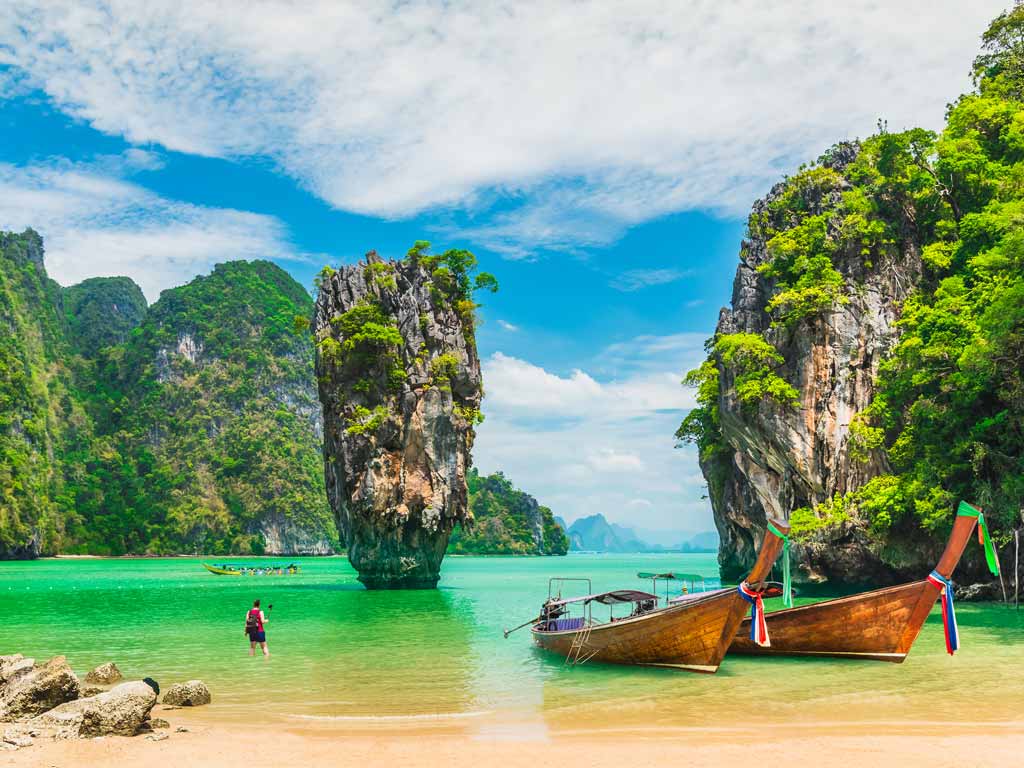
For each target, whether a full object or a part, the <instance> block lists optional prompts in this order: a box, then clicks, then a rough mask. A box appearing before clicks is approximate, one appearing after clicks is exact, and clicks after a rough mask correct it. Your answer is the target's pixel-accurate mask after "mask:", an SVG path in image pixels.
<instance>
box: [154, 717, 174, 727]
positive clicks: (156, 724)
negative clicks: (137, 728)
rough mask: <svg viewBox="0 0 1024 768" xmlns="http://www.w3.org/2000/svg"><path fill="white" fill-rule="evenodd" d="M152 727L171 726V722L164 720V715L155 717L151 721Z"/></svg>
mask: <svg viewBox="0 0 1024 768" xmlns="http://www.w3.org/2000/svg"><path fill="white" fill-rule="evenodd" d="M149 727H150V728H170V727H171V724H170V723H168V722H167V721H166V720H164V719H163V718H162V717H154V718H153V719H152V720H150V721H149Z"/></svg>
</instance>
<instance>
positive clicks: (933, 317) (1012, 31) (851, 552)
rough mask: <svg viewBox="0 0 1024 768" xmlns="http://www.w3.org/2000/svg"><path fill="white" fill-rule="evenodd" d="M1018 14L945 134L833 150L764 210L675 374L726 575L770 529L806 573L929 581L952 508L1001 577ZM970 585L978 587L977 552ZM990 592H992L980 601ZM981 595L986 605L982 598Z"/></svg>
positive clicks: (885, 137) (1020, 102)
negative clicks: (791, 544)
mask: <svg viewBox="0 0 1024 768" xmlns="http://www.w3.org/2000/svg"><path fill="white" fill-rule="evenodd" d="M1022 34H1024V6H1017V7H1015V8H1014V9H1013V10H1011V11H1007V12H1006V13H1004V14H1002V15H1000V16H999V17H998V18H997V19H996V20H995V21H993V23H992V25H991V26H990V27H989V29H988V30H987V31H986V32H985V33H984V35H983V36H982V53H981V55H979V56H978V58H976V59H975V61H974V67H973V70H972V76H973V81H974V84H975V88H974V90H972V91H971V92H970V93H965V94H963V95H961V96H960V97H959V98H957V99H956V100H954V101H953V102H952V103H950V104H949V105H948V109H947V114H946V125H945V127H944V128H943V129H942V131H941V132H940V133H933V132H931V131H928V130H925V129H922V128H911V129H908V130H905V131H901V132H898V133H893V132H890V131H889V130H888V129H887V126H886V125H885V123H884V122H881V123H880V124H879V130H878V132H877V133H875V134H874V135H871V136H868V137H866V138H865V139H863V140H861V141H860V142H858V143H857V144H849V143H846V144H840V145H837V146H836V147H834V148H833V149H832V150H830V151H829V152H827V153H826V154H825V155H824V156H823V157H821V158H819V160H818V161H817V162H815V163H811V164H810V165H808V166H804V167H802V168H800V169H799V171H798V172H797V173H795V174H794V175H793V176H791V177H788V178H787V179H785V180H784V181H783V182H781V183H780V184H778V185H777V186H776V187H775V188H773V189H772V191H771V193H770V194H769V195H768V196H767V197H766V198H765V199H764V200H762V201H760V202H758V203H757V204H755V206H754V209H753V211H752V213H751V215H750V218H749V221H748V236H747V238H746V241H745V242H744V243H743V247H742V250H741V253H740V262H741V263H740V265H739V267H738V269H737V273H736V279H735V283H734V286H733V297H732V307H731V309H729V310H723V311H722V313H721V316H720V318H719V322H718V327H717V329H716V334H715V336H714V337H713V338H712V339H711V340H709V343H708V347H707V349H708V352H709V356H708V359H707V361H705V362H704V363H703V364H702V365H701V366H700V368H699V369H697V370H695V371H692V372H691V373H690V374H688V375H687V383H689V384H691V385H694V386H696V387H697V402H698V407H697V408H695V409H693V411H691V412H690V414H688V415H687V417H686V418H685V419H684V421H683V423H682V425H681V426H680V428H679V431H678V432H677V437H679V439H680V440H682V441H684V442H689V443H694V444H696V445H697V446H698V448H699V452H700V460H701V466H702V468H703V470H704V473H705V476H706V478H707V480H708V486H709V489H710V496H711V500H712V505H713V508H714V514H715V519H716V523H717V525H718V527H719V530H720V533H721V539H722V548H721V551H720V561H721V564H722V567H723V571H724V573H725V574H726V575H728V576H732V577H735V576H738V575H740V574H741V572H742V571H743V570H744V569H745V568H746V567H747V566H749V564H750V562H751V561H752V560H753V556H754V549H755V545H756V542H757V540H758V539H759V538H760V537H761V536H762V535H763V531H764V525H765V518H766V516H768V515H772V516H778V517H786V516H789V519H790V523H791V530H792V532H793V533H792V537H793V539H794V541H795V544H796V546H795V555H796V560H797V562H798V565H799V570H798V573H797V578H799V579H802V580H804V581H819V580H830V581H837V582H845V583H848V584H849V583H855V582H874V583H879V582H882V583H884V582H886V581H892V580H896V579H904V578H908V577H910V578H920V577H921V576H922V575H923V574H926V573H928V571H929V570H930V569H931V567H932V566H933V564H934V562H935V558H936V557H937V556H938V552H939V550H940V549H941V548H942V546H943V544H944V543H945V540H946V538H947V536H948V535H949V532H950V529H951V526H952V521H953V519H954V516H955V511H954V510H955V509H956V507H957V503H958V501H959V500H961V499H967V500H969V501H972V502H973V503H974V504H975V505H976V506H978V507H979V508H984V511H985V519H986V521H987V523H988V527H989V529H990V530H991V531H992V536H993V540H994V542H995V543H996V545H997V547H998V548H1000V549H1001V550H1002V552H1003V559H1002V565H1003V568H1004V570H1005V571H1009V570H1010V569H1011V568H1012V565H1013V561H1012V554H1011V555H1009V556H1007V553H1012V551H1013V544H1012V542H1013V540H1014V531H1015V529H1019V527H1020V525H1021V521H1022V519H1024V433H1022V432H1021V429H1020V425H1021V424H1022V423H1024V248H1022V247H1021V242H1022V235H1021V233H1022V228H1021V222H1022V214H1021V211H1022V210H1024V199H1022V198H1024V195H1022V192H1021V187H1020V185H1019V183H1018V180H1019V179H1020V178H1021V173H1024V156H1022V155H1021V153H1020V151H1019V146H1020V144H1019V140H1018V136H1019V132H1018V129H1017V127H1016V126H1018V125H1019V123H1020V117H1021V115H1022V114H1024V61H1022V59H1021V54H1020V47H1019V45H1018V41H1019V40H1020V36H1021V35H1022ZM957 578H958V579H961V580H967V581H970V580H973V579H986V578H990V576H989V574H988V570H987V569H986V567H985V565H984V562H983V558H982V557H981V556H980V550H978V549H976V548H973V547H969V548H968V549H967V551H966V552H965V553H964V556H963V558H962V560H961V562H960V564H959V567H958V568H957ZM982 591H984V590H982ZM975 592H977V590H975Z"/></svg>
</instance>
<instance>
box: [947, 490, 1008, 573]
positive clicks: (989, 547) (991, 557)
mask: <svg viewBox="0 0 1024 768" xmlns="http://www.w3.org/2000/svg"><path fill="white" fill-rule="evenodd" d="M956 513H957V514H958V515H962V516H964V517H976V518H978V540H979V541H980V542H981V543H982V544H983V545H984V546H985V561H986V562H987V563H988V569H989V570H990V571H992V575H993V576H998V575H999V558H998V557H996V547H995V544H993V543H992V535H991V534H990V533H989V532H988V523H987V522H985V515H983V514H982V512H981V510H980V509H976V508H974V507H972V506H971V505H970V504H968V503H967V502H966V501H961V502H960V506H959V507H958V508H957V510H956Z"/></svg>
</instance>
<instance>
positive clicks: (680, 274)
mask: <svg viewBox="0 0 1024 768" xmlns="http://www.w3.org/2000/svg"><path fill="white" fill-rule="evenodd" d="M686 275H687V273H686V272H685V271H683V270H680V269H629V270H626V271H625V272H623V273H622V274H621V275H617V276H616V277H615V278H614V279H612V281H611V282H610V283H609V285H610V286H611V287H612V288H614V289H616V290H618V291H622V292H623V293H631V292H633V291H639V290H640V289H641V288H649V287H650V286H652V285H667V284H668V283H674V282H676V281H677V280H682V279H683V278H684V277H686Z"/></svg>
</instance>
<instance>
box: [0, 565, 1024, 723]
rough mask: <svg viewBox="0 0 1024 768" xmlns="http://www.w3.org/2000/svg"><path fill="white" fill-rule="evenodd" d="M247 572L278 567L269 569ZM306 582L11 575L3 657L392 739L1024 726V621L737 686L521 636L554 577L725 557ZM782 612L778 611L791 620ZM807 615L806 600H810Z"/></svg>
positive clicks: (800, 664) (260, 718)
mask: <svg viewBox="0 0 1024 768" xmlns="http://www.w3.org/2000/svg"><path fill="white" fill-rule="evenodd" d="M236 561H238V562H249V563H256V562H259V561H258V560H256V559H249V560H245V561H243V560H242V559H236ZM298 562H301V564H302V573H301V574H299V575H297V576H272V577H255V576H254V577H248V576H242V577H226V576H215V575H212V574H209V573H207V572H206V571H205V570H204V569H203V568H202V566H201V561H199V560H196V559H192V558H172V559H138V560H130V559H111V560H94V559H82V560H77V559H76V560H70V559H69V560H64V559H61V560H39V561H34V562H2V563H0V653H4V654H6V653H14V652H20V653H23V654H25V655H31V656H35V657H36V658H38V659H43V658H48V657H50V656H52V655H56V654H64V655H65V656H67V657H68V660H69V661H70V663H71V664H72V666H73V667H74V668H75V669H76V671H78V672H80V673H82V674H84V673H85V672H86V671H87V670H88V669H90V668H91V667H93V666H95V665H96V664H99V663H102V662H104V661H107V660H114V661H116V662H117V664H118V666H119V667H120V668H121V669H122V671H123V672H124V674H125V676H126V677H128V678H131V677H134V678H139V677H143V676H151V677H153V678H155V679H157V680H158V681H160V683H161V684H162V685H167V684H169V683H171V682H175V681H180V680H186V679H192V678H201V679H203V680H205V681H206V682H207V684H208V685H209V686H210V689H211V690H212V691H213V693H214V699H215V700H214V704H213V706H212V707H211V708H210V711H211V713H215V714H216V715H217V716H219V717H223V718H226V719H231V720H234V719H239V720H245V721H248V722H272V721H279V720H280V719H282V718H283V719H286V720H288V721H290V722H293V723H299V722H302V723H306V724H308V725H310V726H311V727H315V726H316V724H317V723H332V724H337V723H346V722H350V723H351V724H352V725H353V726H357V725H358V726H365V727H377V726H380V727H393V726H395V725H396V724H398V725H400V724H403V723H410V724H412V723H415V724H417V725H427V726H428V727H429V726H430V725H431V724H435V723H436V724H437V725H438V726H439V727H457V728H460V729H470V730H472V731H475V732H478V733H480V734H485V735H490V736H498V737H501V736H502V734H503V733H506V732H508V733H510V734H515V735H516V737H517V738H520V737H522V736H523V735H524V734H527V735H529V734H530V733H531V732H533V731H534V730H536V731H537V732H538V733H544V732H546V731H547V730H550V729H557V730H561V731H566V730H573V729H587V728H597V727H599V728H604V729H608V728H615V727H622V728H630V729H637V728H641V729H642V728H647V727H650V728H657V729H666V728H667V729H673V728H675V729H680V730H681V731H685V730H686V729H692V728H697V729H701V730H704V731H708V730H713V729H715V728H723V729H728V728H730V727H733V726H734V725H735V724H736V723H739V722H742V723H743V724H744V726H746V727H749V726H751V725H753V726H756V725H757V724H758V723H765V724H769V723H779V722H789V721H792V722H801V723H815V724H819V725H821V726H828V725H829V724H832V723H836V724H838V723H847V724H849V723H853V724H856V723H861V724H865V725H870V724H884V723H891V722H897V721H898V722H902V723H911V724H915V723H916V724H920V725H921V726H922V727H933V726H935V725H938V724H941V723H944V722H951V721H955V722H959V723H969V722H977V723H979V724H987V725H988V726H989V727H996V728H998V727H1002V726H1007V725H1009V724H1011V723H1013V724H1017V725H1019V721H1020V720H1022V719H1024V718H1022V715H1021V712H1022V709H1024V685H1022V683H1021V674H1020V671H1021V669H1024V613H1018V612H1017V611H1015V610H1013V609H1012V608H1007V607H1005V606H1003V605H993V604H988V605H976V604H974V605H972V604H958V606H957V616H958V618H959V624H960V635H961V651H960V652H959V653H957V655H956V656H954V657H950V656H948V655H947V654H946V652H945V647H944V643H943V639H942V619H941V614H940V612H939V610H938V607H936V609H935V610H934V611H933V612H932V615H931V616H930V617H929V619H928V622H927V623H926V624H925V626H924V628H923V630H922V632H921V636H920V637H919V638H918V641H917V643H916V645H915V646H914V648H913V650H912V651H911V654H910V656H909V657H908V659H907V661H906V662H905V663H903V664H888V663H880V662H871V661H848V660H828V659H755V658H744V657H727V658H726V661H725V663H724V664H723V665H722V668H721V669H720V670H719V672H718V674H715V675H699V674H692V673H685V672H677V671H673V670H663V669H640V668H624V667H614V666H605V665H598V664H586V665H583V666H578V667H571V666H566V665H565V664H564V663H563V660H562V659H561V658H559V657H555V656H551V655H548V654H546V653H544V652H543V651H540V650H539V649H536V648H534V647H533V646H532V645H531V640H530V635H529V631H528V630H527V629H524V630H521V631H520V632H517V633H515V634H513V635H511V636H510V637H509V638H508V639H507V640H506V639H504V638H503V637H502V628H503V627H512V626H515V625H517V624H519V623H521V622H522V621H524V620H526V619H529V618H530V617H531V616H533V615H535V614H536V611H537V608H538V606H539V604H540V603H541V601H542V600H543V599H544V597H546V595H547V587H548V584H547V580H548V578H549V577H550V576H589V577H590V578H592V579H593V587H594V589H595V591H596V590H604V589H613V588H622V587H627V588H638V589H646V588H648V587H649V585H650V582H649V581H648V582H643V581H640V580H639V579H637V578H636V573H637V571H642V570H662V569H670V568H674V569H677V570H683V571H687V572H696V573H701V574H704V575H706V576H707V577H708V578H709V582H708V586H709V587H711V586H717V576H718V570H717V564H716V562H715V557H714V555H660V554H659V555H570V556H568V557H564V558H511V557H508V558H506V557H486V558H484V557H450V558H448V559H446V560H445V563H444V568H443V576H442V580H441V584H440V589H438V590H431V591H395V592H369V591H366V590H365V589H363V588H362V586H361V585H360V584H359V582H358V581H357V580H356V578H355V573H354V572H353V570H352V568H351V567H350V566H349V564H348V561H347V560H346V559H344V558H342V557H333V558H302V559H299V561H298ZM257 597H258V598H261V599H262V601H263V605H264V607H266V606H267V605H269V604H273V609H272V610H271V612H270V615H269V619H270V621H269V623H268V625H267V635H268V640H269V645H270V649H271V651H272V654H273V655H272V657H271V658H270V659H269V660H264V659H262V658H250V657H249V656H248V642H247V639H246V638H245V636H244V634H243V625H244V615H245V612H246V610H247V608H248V607H249V605H250V604H251V601H252V600H253V599H254V598H257ZM778 602H779V601H777V600H776V601H768V604H769V610H771V609H774V608H777V607H781V605H776V604H777V603H778ZM798 602H800V601H798Z"/></svg>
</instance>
